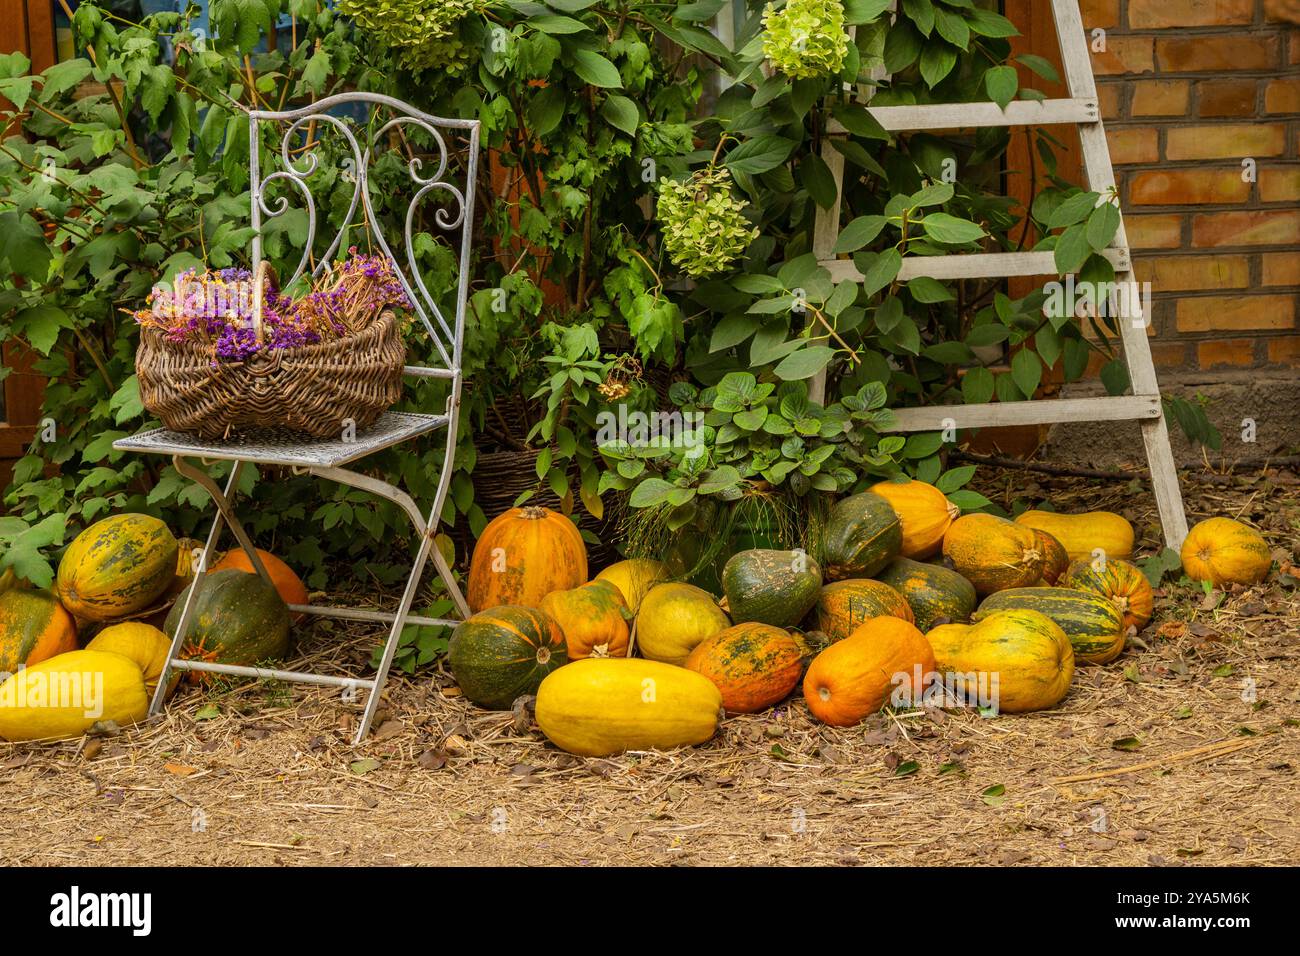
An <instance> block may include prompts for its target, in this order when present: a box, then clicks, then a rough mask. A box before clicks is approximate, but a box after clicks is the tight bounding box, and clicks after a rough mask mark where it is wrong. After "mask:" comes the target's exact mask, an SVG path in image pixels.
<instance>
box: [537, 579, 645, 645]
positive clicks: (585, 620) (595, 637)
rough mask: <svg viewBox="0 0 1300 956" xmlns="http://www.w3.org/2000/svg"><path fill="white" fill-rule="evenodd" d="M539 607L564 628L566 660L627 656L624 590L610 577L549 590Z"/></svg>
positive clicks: (561, 628)
mask: <svg viewBox="0 0 1300 956" xmlns="http://www.w3.org/2000/svg"><path fill="white" fill-rule="evenodd" d="M538 607H539V608H540V609H541V610H543V611H545V612H546V613H547V614H549V615H551V617H553V618H554V619H555V623H556V624H558V625H560V630H562V631H564V642H565V644H567V645H568V648H569V660H571V661H580V660H582V659H583V658H584V657H627V639H628V626H627V617H626V616H625V615H624V613H623V612H624V611H626V610H627V605H626V604H625V603H624V602H623V594H622V592H621V591H619V589H618V588H617V587H615V586H614V585H613V584H611V583H610V582H609V581H601V580H596V581H592V582H591V583H589V584H584V585H583V586H582V587H579V588H573V589H571V590H569V591H552V592H551V593H550V594H548V595H546V597H544V598H542V603H541V604H539V605H538Z"/></svg>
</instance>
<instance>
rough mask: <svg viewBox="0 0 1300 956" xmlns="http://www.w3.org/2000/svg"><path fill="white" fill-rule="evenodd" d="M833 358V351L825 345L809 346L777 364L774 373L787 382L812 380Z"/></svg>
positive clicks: (792, 353)
mask: <svg viewBox="0 0 1300 956" xmlns="http://www.w3.org/2000/svg"><path fill="white" fill-rule="evenodd" d="M834 357H835V349H833V348H829V347H827V346H825V345H810V346H808V347H807V348H802V349H800V350H799V351H797V352H791V353H790V354H789V355H787V356H786V357H785V358H783V359H782V360H781V361H780V362H779V363H778V364H777V366H776V369H775V370H774V372H775V374H776V377H777V378H780V379H783V380H784V381H787V382H790V381H798V380H800V379H805V378H812V377H813V376H814V375H816V374H817V373H818V372H820V371H821V370H822V369H824V368H825V367H826V366H827V364H828V363H829V362H830V360H831V359H832V358H834Z"/></svg>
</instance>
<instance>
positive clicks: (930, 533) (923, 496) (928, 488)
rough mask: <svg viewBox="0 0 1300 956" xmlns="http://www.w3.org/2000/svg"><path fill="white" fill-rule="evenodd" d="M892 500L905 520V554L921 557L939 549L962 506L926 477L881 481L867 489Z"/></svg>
mask: <svg viewBox="0 0 1300 956" xmlns="http://www.w3.org/2000/svg"><path fill="white" fill-rule="evenodd" d="M867 490H868V491H871V492H873V493H875V494H877V495H880V497H882V498H884V499H885V500H886V501H888V502H889V504H890V507H892V508H893V509H894V511H895V512H897V513H898V518H899V520H900V521H901V522H902V524H903V550H902V551H901V552H900V553H901V554H902V555H903V557H905V558H913V559H915V560H918V561H919V560H920V559H922V558H928V557H931V556H932V555H934V554H935V553H937V552H938V550H939V548H940V547H941V546H942V545H943V536H944V533H945V532H946V531H947V530H948V527H949V526H950V525H951V524H952V523H953V522H954V521H956V520H957V518H958V517H959V516H960V515H961V509H960V508H958V507H957V506H956V505H955V504H953V503H952V502H951V501H949V500H948V498H947V496H946V495H944V493H943V492H942V491H940V490H939V489H938V488H936V487H935V486H934V485H929V484H926V483H925V482H924V481H912V480H905V481H882V482H880V483H879V484H876V485H872V486H871V487H870V488H868V489H867Z"/></svg>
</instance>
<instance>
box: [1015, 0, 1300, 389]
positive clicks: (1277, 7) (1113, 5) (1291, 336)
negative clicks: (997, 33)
mask: <svg viewBox="0 0 1300 956" xmlns="http://www.w3.org/2000/svg"><path fill="white" fill-rule="evenodd" d="M1038 6H1039V4H1037V3H1035V4H1034V10H1035V12H1037V9H1038ZM1081 6H1082V8H1083V19H1084V24H1085V26H1086V27H1087V29H1088V31H1089V32H1090V33H1091V32H1092V30H1093V29H1094V28H1101V29H1102V30H1104V31H1105V36H1104V42H1105V50H1104V51H1094V52H1093V69H1094V71H1095V73H1096V74H1097V82H1098V93H1099V96H1100V99H1101V105H1102V112H1103V115H1104V118H1105V120H1106V128H1107V133H1108V135H1109V139H1110V146H1111V152H1112V159H1113V160H1114V162H1115V163H1116V173H1117V175H1118V177H1119V181H1120V190H1121V192H1120V196H1121V199H1122V201H1123V203H1124V209H1125V213H1126V215H1125V221H1126V223H1127V225H1128V234H1129V243H1130V245H1131V246H1132V248H1133V250H1134V253H1135V259H1136V263H1137V277H1138V279H1139V280H1149V281H1150V282H1151V283H1152V293H1153V297H1154V306H1153V313H1154V314H1153V329H1152V334H1153V338H1152V350H1153V353H1154V355H1155V358H1156V362H1157V365H1159V366H1161V367H1164V368H1215V367H1238V368H1241V367H1247V368H1249V367H1265V366H1270V365H1273V366H1278V365H1282V366H1293V367H1294V366H1300V325H1298V324H1297V314H1298V313H1300V151H1298V142H1300V0H1083V2H1082V3H1081ZM1042 7H1043V8H1044V9H1043V12H1042V15H1043V16H1049V13H1048V11H1047V9H1046V7H1047V4H1046V3H1043V4H1042ZM1243 159H1252V160H1254V163H1255V181H1254V182H1250V181H1246V180H1243V177H1242V173H1243V169H1242V161H1243Z"/></svg>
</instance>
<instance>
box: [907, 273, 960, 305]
mask: <svg viewBox="0 0 1300 956" xmlns="http://www.w3.org/2000/svg"><path fill="white" fill-rule="evenodd" d="M907 291H908V292H910V293H912V298H913V299H915V300H916V301H917V302H922V303H925V304H930V303H932V302H951V301H953V299H955V298H956V297H955V296H954V295H953V294H952V292H950V291H949V290H948V287H947V286H945V285H944V284H943V283H942V282H940V281H939V280H938V279H933V278H931V277H930V276H917V277H916V278H915V279H911V280H909V281H908V283H907Z"/></svg>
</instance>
